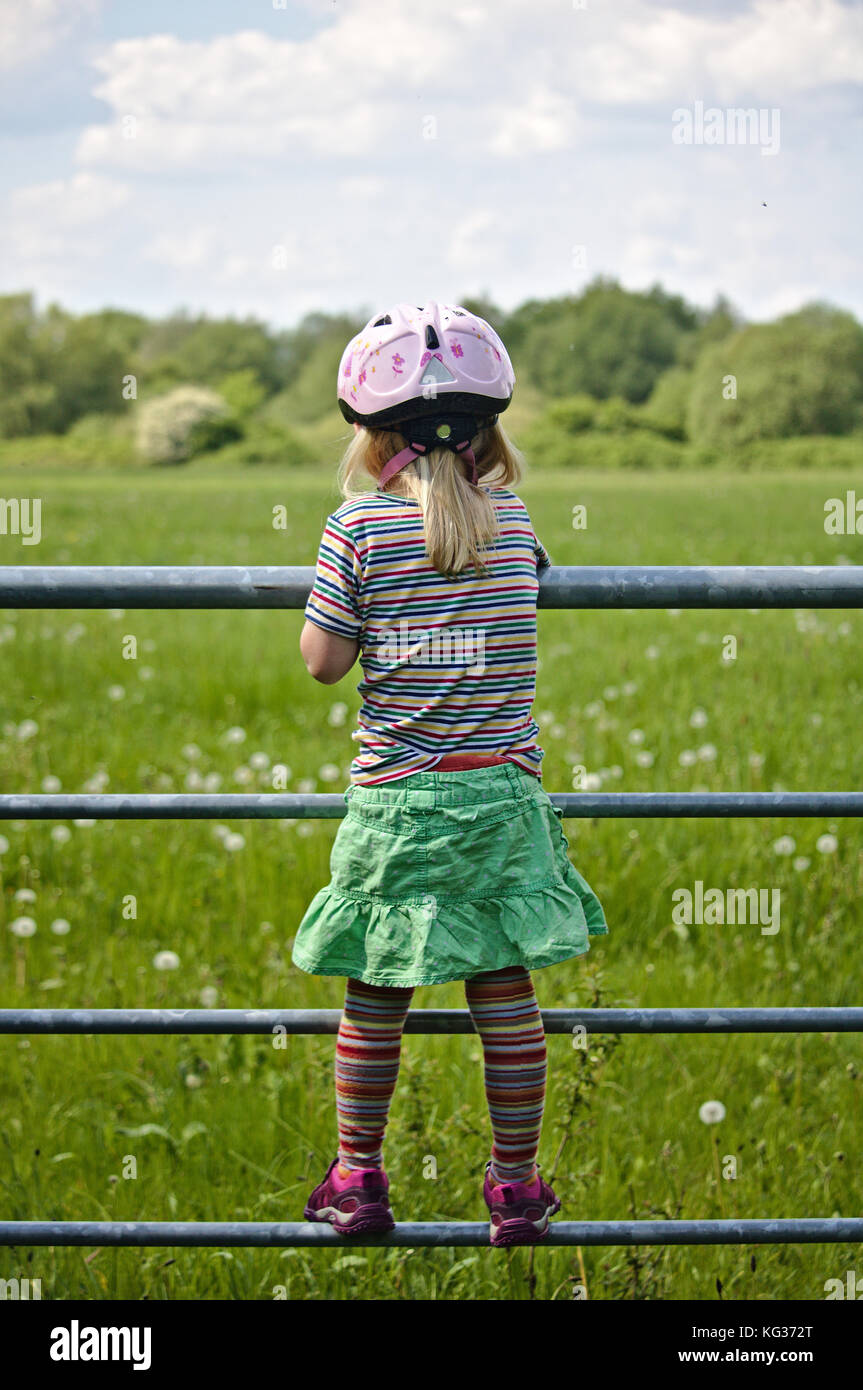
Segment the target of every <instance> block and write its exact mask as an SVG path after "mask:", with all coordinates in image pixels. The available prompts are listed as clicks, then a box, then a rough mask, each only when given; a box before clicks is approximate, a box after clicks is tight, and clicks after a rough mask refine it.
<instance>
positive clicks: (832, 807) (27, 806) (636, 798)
mask: <svg viewBox="0 0 863 1390" xmlns="http://www.w3.org/2000/svg"><path fill="white" fill-rule="evenodd" d="M549 797H550V800H551V801H552V803H553V804H554V805H555V806H557V807H558V808H559V809H560V810H561V811H562V812H563V814H564V816H565V817H566V818H567V819H569V820H595V819H600V820H601V819H609V818H611V819H614V820H622V819H626V818H629V817H635V818H638V819H649V818H653V817H662V818H663V819H667V818H673V819H692V818H694V817H714V816H715V817H719V818H722V819H726V820H727V819H743V818H748V817H757V816H771V817H775V816H778V817H783V816H788V817H795V816H797V817H802V816H813V817H821V816H825V817H826V816H863V792H704V793H699V792H551V793H549ZM346 812H347V805H346V802H345V799H344V794H343V793H342V792H323V793H318V794H316V795H301V794H300V793H297V792H218V793H212V794H207V793H206V792H176V793H175V792H72V793H69V794H66V793H41V792H38V793H33V794H32V795H31V794H30V793H16V792H10V793H7V794H6V795H3V796H0V820H74V819H78V818H84V819H91V820H221V819H224V820H283V819H286V820H290V819H294V820H300V819H306V818H307V819H311V820H340V819H341V818H342V817H343V816H344V815H345V814H346Z"/></svg>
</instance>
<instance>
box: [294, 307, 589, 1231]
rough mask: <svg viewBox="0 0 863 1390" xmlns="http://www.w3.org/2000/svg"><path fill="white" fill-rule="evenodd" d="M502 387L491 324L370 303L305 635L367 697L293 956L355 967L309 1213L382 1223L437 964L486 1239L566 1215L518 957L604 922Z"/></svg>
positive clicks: (537, 1038) (347, 380)
mask: <svg viewBox="0 0 863 1390" xmlns="http://www.w3.org/2000/svg"><path fill="white" fill-rule="evenodd" d="M514 385H515V376H514V373H513V370H512V365H511V363H510V360H509V357H508V355H507V352H506V349H505V348H504V345H503V343H502V342H501V341H500V339H499V337H498V336H497V334H496V333H495V332H494V330H493V329H492V328H491V327H490V326H489V325H488V324H487V323H486V322H485V321H484V320H483V319H481V318H478V317H476V316H475V315H473V314H470V313H468V312H467V311H466V310H465V309H461V308H456V307H450V306H447V305H440V304H436V303H429V304H426V305H425V306H424V307H422V308H414V307H413V306H412V305H408V304H398V305H396V306H395V307H394V308H392V309H390V310H389V312H387V313H385V314H383V315H380V316H378V317H376V318H375V319H374V320H373V321H372V322H370V323H368V324H367V325H366V327H365V328H364V329H363V330H362V332H361V333H360V334H359V335H358V336H357V337H356V338H354V340H353V341H352V342H350V343H349V344H348V346H347V348H346V349H345V352H344V355H343V357H342V360H341V363H340V366H339V376H338V400H339V405H340V408H341V411H342V414H343V415H344V416H345V418H346V419H347V420H348V421H350V422H352V423H353V425H354V431H355V433H354V438H353V439H352V440H351V443H350V445H349V447H348V449H347V451H346V453H345V455H344V458H343V460H342V463H341V466H340V470H339V482H340V486H341V491H342V494H343V495H344V496H345V498H346V499H347V500H346V501H345V502H344V503H342V505H341V506H340V507H339V508H338V509H337V510H336V511H334V512H333V513H332V514H331V515H330V516H329V517H328V518H327V523H326V527H325V529H324V535H323V539H322V541H321V546H320V550H319V554H318V561H317V568H316V575H315V583H314V587H313V589H312V592H311V594H310V596H309V600H308V603H307V605H306V610H305V617H306V623H305V626H304V628H303V632H302V636H301V639H300V649H301V652H302V655H303V658H304V660H305V662H306V665H307V667H308V670H309V672H310V673H311V675H312V676H314V677H315V679H316V680H319V681H323V682H324V683H325V684H327V685H329V684H333V683H334V682H335V681H338V680H340V679H341V678H342V676H344V675H345V674H346V673H347V671H349V670H350V668H351V666H352V665H353V664H354V662H355V660H356V658H357V655H359V656H360V661H361V665H362V669H363V679H362V680H361V681H360V683H359V687H358V689H359V693H360V695H361V696H362V701H363V703H362V708H361V710H360V713H359V718H358V725H357V729H356V730H355V732H354V733H353V735H352V737H353V738H354V739H355V740H356V741H357V743H358V745H359V747H358V749H357V752H356V755H355V757H354V759H353V762H352V764H351V769H350V786H349V787H348V788H347V790H346V792H345V800H346V802H347V815H346V816H345V818H344V820H343V821H342V822H341V824H340V826H339V829H338V833H337V835H336V838H335V840H334V842H333V847H332V855H331V860H330V870H331V882H330V883H329V884H328V885H327V886H326V887H325V888H322V889H321V890H320V892H319V893H317V895H316V896H315V897H314V899H313V900H312V902H311V904H310V905H309V908H308V910H307V912H306V914H305V916H304V917H303V920H302V922H301V924H300V927H299V929H298V932H297V935H296V938H295V941H294V947H293V960H294V963H295V964H296V965H297V966H299V968H300V969H301V970H305V971H308V972H310V973H311V974H316V975H342V976H347V989H346V993H345V1007H344V1012H343V1014H342V1019H341V1023H340V1026H339V1033H338V1039H337V1043H336V1066H335V1083H336V1113H337V1118H338V1132H339V1145H338V1153H337V1156H336V1157H335V1158H334V1159H333V1161H332V1163H331V1164H330V1167H329V1169H328V1170H327V1173H326V1175H325V1177H324V1179H323V1181H322V1182H321V1183H320V1184H319V1185H318V1186H317V1187H316V1188H315V1190H314V1191H313V1192H312V1194H311V1196H310V1198H309V1201H308V1204H307V1206H306V1208H305V1215H306V1217H307V1219H308V1220H310V1221H328V1222H331V1223H332V1225H333V1226H334V1227H335V1229H336V1230H337V1231H339V1232H340V1233H341V1234H342V1235H351V1234H353V1233H357V1232H364V1231H387V1230H391V1229H392V1228H393V1225H394V1221H393V1216H392V1213H391V1210H390V1206H389V1198H388V1191H389V1183H388V1179H387V1176H386V1174H385V1172H384V1169H383V1164H382V1153H381V1150H382V1143H383V1138H384V1129H385V1126H386V1122H387V1115H388V1112H389V1106H390V1101H391V1099H392V1095H393V1091H394V1089H395V1084H396V1078H397V1075H398V1067H399V1055H400V1047H401V1036H402V1030H403V1027H404V1023H405V1018H406V1015H407V1012H408V1009H409V1007H410V1002H411V998H412V995H413V992H414V989H415V987H416V986H417V985H431V984H439V983H443V982H444V981H448V980H463V981H464V982H465V997H466V999H467V1005H468V1009H469V1010H470V1013H471V1017H472V1019H473V1023H474V1025H475V1027H476V1029H477V1032H478V1033H479V1035H480V1039H481V1041H482V1047H483V1053H484V1060H485V1070H484V1080H485V1089H486V1095H487V1098H488V1107H489V1114H490V1118H491V1129H492V1135H493V1145H492V1150H491V1158H490V1160H489V1162H488V1163H487V1164H486V1169H485V1181H484V1185H483V1195H484V1197H485V1201H486V1205H487V1206H488V1208H489V1212H490V1240H491V1244H492V1245H512V1244H516V1243H522V1242H534V1241H537V1240H540V1239H542V1237H544V1236H545V1235H547V1233H548V1229H549V1224H548V1223H549V1217H550V1216H552V1215H553V1214H554V1213H555V1212H557V1211H559V1210H560V1202H559V1200H558V1198H557V1197H556V1196H555V1194H554V1192H553V1190H552V1188H551V1187H550V1186H549V1184H548V1183H547V1182H545V1181H544V1179H543V1178H541V1177H540V1175H539V1172H538V1169H537V1163H536V1156H537V1150H538V1147H539V1137H540V1128H541V1124H542V1114H543V1105H544V1100H545V1084H546V1047H545V1034H544V1030H543V1025H542V1016H541V1014H540V1012H539V1007H538V1005H537V1001H536V995H535V994H534V990H533V984H532V982H531V978H530V975H529V973H528V972H529V971H530V970H532V969H534V970H535V969H539V968H541V967H543V966H546V965H552V964H553V963H554V962H556V961H561V960H568V959H570V958H571V957H573V956H579V955H582V954H583V953H584V952H585V951H588V950H589V949H590V943H589V940H588V938H589V937H590V936H602V935H605V934H606V933H607V931H608V927H607V925H606V922H605V918H604V915H603V911H602V907H601V906H600V904H599V901H598V900H597V898H596V896H595V894H594V893H593V891H592V890H591V888H590V887H589V885H588V884H587V883H586V882H585V880H584V879H583V878H582V877H581V875H580V874H579V873H578V872H577V870H576V869H575V868H574V867H573V865H572V864H571V862H570V860H569V858H568V855H567V848H568V844H569V842H568V840H567V839H566V837H565V836H564V834H563V830H562V828H561V825H560V819H561V817H562V812H560V811H558V810H557V809H556V808H555V806H554V805H553V804H552V802H551V800H550V798H549V796H548V794H547V793H546V792H545V790H544V789H543V787H542V783H541V777H540V763H541V761H542V758H543V756H544V754H543V749H542V748H541V747H540V746H539V744H538V742H537V735H538V733H539V728H538V725H537V724H536V723H535V721H534V720H533V719H532V717H531V706H532V704H533V700H534V696H535V680H536V599H537V590H538V581H537V573H536V571H537V566H540V567H543V568H544V567H547V566H549V565H550V564H551V560H550V558H549V555H548V552H547V551H546V549H545V547H544V546H543V545H542V544H541V543H540V542H539V540H538V539H537V537H536V535H535V533H534V530H533V527H532V526H531V522H530V517H529V516H528V513H527V510H526V508H525V506H524V503H523V502H522V501H521V499H520V498H519V497H517V496H516V494H515V493H514V492H511V491H510V490H509V487H510V484H511V483H513V482H517V481H518V480H519V478H520V477H521V468H520V463H521V462H522V461H523V460H522V456H521V455H520V454H519V453H518V451H517V450H516V449H515V448H514V447H513V446H512V444H511V443H510V442H509V440H508V439H507V437H506V435H505V434H504V432H503V430H502V429H501V427H500V425H499V424H498V416H499V414H500V412H501V411H503V410H505V409H506V407H507V406H508V405H509V403H510V400H511V398H512V391H513V387H514ZM360 473H365V475H366V476H367V478H368V479H371V481H372V483H373V484H375V485H376V491H370V490H369V488H368V487H366V488H365V489H363V487H362V486H359V487H358V486H355V485H353V484H354V477H355V475H356V474H360Z"/></svg>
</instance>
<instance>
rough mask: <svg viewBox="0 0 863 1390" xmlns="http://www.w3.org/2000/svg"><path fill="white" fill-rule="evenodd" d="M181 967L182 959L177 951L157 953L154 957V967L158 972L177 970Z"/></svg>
mask: <svg viewBox="0 0 863 1390" xmlns="http://www.w3.org/2000/svg"><path fill="white" fill-rule="evenodd" d="M179 965H180V957H179V956H178V955H177V953H176V951H157V952H156V954H155V955H154V957H153V967H154V969H156V970H177V969H178V968H179Z"/></svg>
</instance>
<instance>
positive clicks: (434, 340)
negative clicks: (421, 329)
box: [426, 323, 440, 348]
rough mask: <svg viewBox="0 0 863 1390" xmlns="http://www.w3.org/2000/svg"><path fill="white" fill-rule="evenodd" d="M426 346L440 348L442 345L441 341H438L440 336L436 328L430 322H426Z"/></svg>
mask: <svg viewBox="0 0 863 1390" xmlns="http://www.w3.org/2000/svg"><path fill="white" fill-rule="evenodd" d="M426 347H427V348H439V347H440V343H439V342H438V336H437V334H436V333H435V331H434V329H433V328H432V326H431V324H430V323H428V324H426Z"/></svg>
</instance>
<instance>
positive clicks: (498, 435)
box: [338, 423, 525, 575]
mask: <svg viewBox="0 0 863 1390" xmlns="http://www.w3.org/2000/svg"><path fill="white" fill-rule="evenodd" d="M406 443H407V440H406V439H405V438H404V437H403V436H402V435H401V434H400V433H399V431H398V430H397V429H372V428H368V427H365V426H360V428H359V430H358V431H356V433H355V434H354V437H353V439H352V440H351V441H350V443H349V444H348V447H347V449H346V450H345V452H344V454H343V456H342V460H341V462H340V464H339V473H338V481H339V487H340V489H341V493H342V496H343V497H345V498H351V497H363V496H366V495H367V494H368V492H369V491H370V489H369V488H368V486H365V487H363V486H361V485H359V483H358V482H357V481H355V480H356V479H357V475H360V474H362V473H363V472H365V473H366V474H367V475H368V478H369V479H371V481H372V482H373V483H374V484H375V486H377V481H378V479H379V478H380V475H381V473H382V471H383V468H384V465H385V464H386V463H388V462H389V460H390V459H391V458H394V457H395V455H396V454H397V453H399V452H400V451H401V450H402V449H403V448H404V447H405V445H406ZM471 447H472V449H473V452H474V457H475V458H476V471H477V486H476V487H474V485H473V484H472V483H470V482H469V481H468V479H469V476H470V465H469V463H468V462H467V460H465V459H463V458H460V457H459V456H458V455H457V454H454V453H453V452H452V451H451V450H450V449H430V450H429V451H428V453H427V454H422V455H421V456H420V457H419V458H417V459H414V460H412V462H411V463H408V464H406V465H405V467H404V468H402V469H400V470H399V472H398V473H396V475H395V477H393V478H391V479H390V480H389V482H388V483H387V484H386V486H385V488H384V491H385V492H386V493H392V494H393V495H394V496H397V497H406V498H407V499H409V500H411V501H414V502H416V503H417V504H418V505H419V507H420V509H421V511H422V517H423V535H424V539H425V548H426V554H427V556H428V559H429V563H430V564H431V565H432V566H433V567H434V569H436V570H437V571H438V573H439V574H447V575H456V574H461V572H462V571H463V570H465V569H467V567H468V566H469V565H471V564H472V565H473V567H474V569H475V570H476V572H477V574H480V575H486V574H488V572H489V571H488V568H487V566H486V565H485V563H484V562H483V560H482V558H481V554H480V552H481V551H482V550H484V549H485V548H486V547H487V546H488V545H490V543H491V542H492V541H494V540H496V539H497V537H498V535H499V534H500V527H499V524H498V519H497V509H496V508H495V505H494V502H493V501H492V499H491V498H490V497H489V495H488V492H487V491H486V489H487V488H488V487H509V486H510V484H511V483H517V482H518V481H519V479H520V478H521V476H522V469H523V467H524V462H525V460H524V455H523V454H522V453H521V452H520V450H519V449H517V448H516V446H515V445H514V444H513V443H512V441H511V440H510V439H508V438H507V436H506V434H505V432H504V430H503V429H502V428H501V426H500V423H497V424H494V425H490V426H487V427H486V428H485V429H481V430H480V431H479V432H478V434H476V435H475V436H474V438H473V440H472V441H471Z"/></svg>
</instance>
